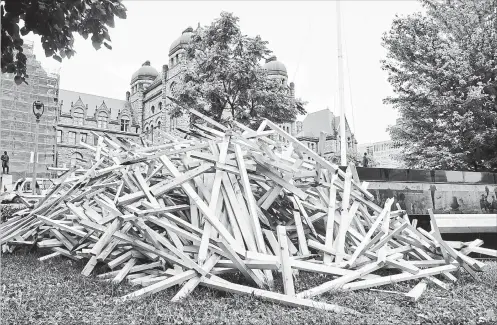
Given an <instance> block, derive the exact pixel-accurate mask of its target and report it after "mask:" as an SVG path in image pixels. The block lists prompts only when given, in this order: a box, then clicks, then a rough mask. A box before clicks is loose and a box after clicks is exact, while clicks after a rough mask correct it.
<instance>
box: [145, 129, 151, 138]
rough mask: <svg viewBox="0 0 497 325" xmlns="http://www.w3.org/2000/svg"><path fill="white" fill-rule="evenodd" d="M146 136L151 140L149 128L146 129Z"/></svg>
mask: <svg viewBox="0 0 497 325" xmlns="http://www.w3.org/2000/svg"><path fill="white" fill-rule="evenodd" d="M145 135H146V137H147V140H148V139H150V134H149V128H148V126H147V128H146V129H145Z"/></svg>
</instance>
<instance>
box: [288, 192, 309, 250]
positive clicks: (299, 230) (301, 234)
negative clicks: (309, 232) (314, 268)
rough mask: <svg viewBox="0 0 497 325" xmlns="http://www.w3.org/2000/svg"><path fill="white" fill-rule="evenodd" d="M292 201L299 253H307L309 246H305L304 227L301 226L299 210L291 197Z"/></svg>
mask: <svg viewBox="0 0 497 325" xmlns="http://www.w3.org/2000/svg"><path fill="white" fill-rule="evenodd" d="M292 203H293V219H294V220H295V226H296V227H297V236H298V244H299V249H300V253H301V254H303V255H309V254H310V253H309V248H308V247H307V241H306V238H305V233H304V227H303V226H302V219H301V218H300V212H299V210H298V207H297V203H295V200H293V199H292Z"/></svg>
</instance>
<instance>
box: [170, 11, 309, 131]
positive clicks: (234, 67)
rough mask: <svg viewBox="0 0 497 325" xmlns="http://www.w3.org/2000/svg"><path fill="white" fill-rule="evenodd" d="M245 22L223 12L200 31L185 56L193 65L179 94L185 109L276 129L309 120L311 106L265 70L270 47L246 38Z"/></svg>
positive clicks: (224, 120)
mask: <svg viewBox="0 0 497 325" xmlns="http://www.w3.org/2000/svg"><path fill="white" fill-rule="evenodd" d="M238 21H239V19H238V18H237V17H235V16H234V15H233V14H231V13H226V12H223V13H221V17H220V18H218V19H216V20H215V21H214V22H213V23H212V24H211V25H210V26H207V27H199V28H198V29H197V30H196V31H194V33H193V36H192V39H191V41H190V43H189V45H188V46H187V48H186V51H185V58H184V59H185V60H186V62H187V64H185V65H183V69H184V71H183V72H184V74H183V76H182V79H181V82H179V83H178V86H177V87H176V88H175V90H174V92H173V94H172V95H173V97H174V98H176V99H177V100H178V102H179V103H180V105H175V108H174V110H173V114H174V115H176V116H178V115H180V114H182V113H183V111H182V108H181V107H182V106H183V107H187V108H195V109H196V110H198V111H200V112H202V113H203V114H206V115H207V116H209V117H211V118H213V119H214V120H216V121H218V122H220V123H228V122H229V121H230V120H235V121H238V122H241V123H243V124H245V125H248V126H254V125H258V123H259V122H260V120H261V119H264V118H268V119H270V120H272V121H274V122H276V123H280V122H284V121H291V120H294V119H295V118H296V117H297V115H298V114H305V109H304V105H305V103H304V102H303V101H302V100H300V99H294V98H293V97H292V96H291V94H290V89H289V87H288V86H287V84H286V82H282V81H281V79H275V78H271V76H269V75H268V73H267V71H266V70H265V69H264V68H263V66H262V65H261V61H262V60H263V59H265V58H267V57H269V56H270V54H271V51H270V50H269V49H268V47H267V44H268V42H266V41H263V40H262V39H261V37H260V36H256V37H248V36H246V35H243V34H242V32H241V30H240V26H239V25H238Z"/></svg>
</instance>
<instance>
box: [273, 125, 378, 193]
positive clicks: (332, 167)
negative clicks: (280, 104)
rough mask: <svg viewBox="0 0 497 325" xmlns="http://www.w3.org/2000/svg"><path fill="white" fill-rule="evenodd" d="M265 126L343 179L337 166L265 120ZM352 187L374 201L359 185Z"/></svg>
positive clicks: (343, 174)
mask: <svg viewBox="0 0 497 325" xmlns="http://www.w3.org/2000/svg"><path fill="white" fill-rule="evenodd" d="M265 122H266V124H267V125H268V126H269V127H270V128H271V129H273V130H275V131H276V132H277V133H278V134H280V135H281V136H283V137H284V138H285V139H286V140H288V141H289V142H290V143H292V144H293V145H294V147H295V148H297V149H299V150H300V151H303V152H305V153H306V154H307V155H308V156H309V157H311V158H312V159H314V160H315V161H316V162H317V163H319V164H320V165H321V166H323V167H324V168H326V169H328V170H330V171H331V172H332V173H336V172H338V174H339V175H340V176H342V177H345V173H344V172H343V171H342V170H341V169H339V168H338V166H336V165H334V164H332V163H330V162H329V161H327V160H326V159H324V158H322V157H320V156H319V155H318V154H317V153H316V152H314V151H312V150H311V149H309V148H307V147H306V146H305V145H304V144H302V143H301V142H300V141H298V140H297V139H296V138H294V137H293V136H291V135H290V134H288V133H286V132H285V131H283V130H282V129H281V128H280V127H279V126H277V125H276V124H274V123H273V122H271V121H269V120H267V119H265ZM353 184H354V186H355V187H356V188H357V189H358V190H359V191H360V192H361V193H362V194H363V195H364V196H365V197H366V198H368V199H369V200H372V199H374V197H373V194H371V193H369V192H368V191H366V190H363V189H362V188H361V186H360V184H356V183H353Z"/></svg>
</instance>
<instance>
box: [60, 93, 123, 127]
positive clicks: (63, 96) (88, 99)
mask: <svg viewBox="0 0 497 325" xmlns="http://www.w3.org/2000/svg"><path fill="white" fill-rule="evenodd" d="M80 98H81V101H82V102H83V104H84V105H88V113H87V116H93V114H94V113H95V110H96V109H97V108H98V107H100V105H102V103H104V102H105V105H106V106H107V107H108V108H110V109H111V116H110V118H111V119H112V120H116V119H117V114H118V112H119V110H122V109H123V108H124V106H125V105H126V101H125V100H121V99H115V98H109V97H104V96H97V95H90V94H85V93H79V92H76V91H72V90H65V89H60V90H59V103H62V109H61V112H62V113H66V114H68V113H70V111H71V102H73V103H74V104H76V102H77V101H78V100H79V99H80Z"/></svg>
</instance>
